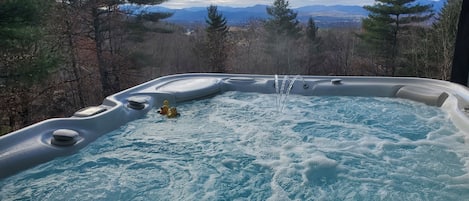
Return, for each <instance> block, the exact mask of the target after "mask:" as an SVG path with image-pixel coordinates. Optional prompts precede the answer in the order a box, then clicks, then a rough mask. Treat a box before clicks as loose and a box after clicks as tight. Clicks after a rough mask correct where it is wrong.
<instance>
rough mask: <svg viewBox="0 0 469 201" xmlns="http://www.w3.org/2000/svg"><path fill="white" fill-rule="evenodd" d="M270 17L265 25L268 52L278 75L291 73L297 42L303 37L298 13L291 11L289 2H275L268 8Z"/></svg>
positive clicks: (277, 0) (281, 0)
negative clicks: (293, 52)
mask: <svg viewBox="0 0 469 201" xmlns="http://www.w3.org/2000/svg"><path fill="white" fill-rule="evenodd" d="M267 14H268V15H269V16H270V17H269V18H268V19H267V20H266V21H265V23H264V27H265V29H266V31H267V35H266V52H267V53H268V54H269V55H270V56H271V57H272V58H273V60H274V64H273V65H274V66H273V67H274V68H276V69H277V73H290V72H289V71H290V69H291V67H292V66H293V65H294V64H293V63H294V61H293V60H294V59H293V56H294V55H293V54H292V51H293V48H295V42H296V40H297V39H298V38H299V37H300V36H301V28H300V27H299V21H298V20H297V19H296V17H297V15H298V13H297V12H295V11H293V10H292V9H290V5H289V2H288V1H287V0H275V1H274V3H273V5H272V6H269V7H267Z"/></svg>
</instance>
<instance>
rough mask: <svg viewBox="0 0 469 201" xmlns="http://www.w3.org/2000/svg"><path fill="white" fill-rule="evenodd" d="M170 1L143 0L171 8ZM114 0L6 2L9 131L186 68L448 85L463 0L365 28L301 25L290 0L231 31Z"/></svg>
mask: <svg viewBox="0 0 469 201" xmlns="http://www.w3.org/2000/svg"><path fill="white" fill-rule="evenodd" d="M163 1H164V0H133V1H130V2H131V3H135V4H142V5H145V4H160V3H162V2H163ZM121 3H123V1H119V0H114V1H108V0H67V1H65V0H63V1H61V2H58V1H55V0H43V1H37V0H0V102H1V103H2V104H1V105H0V134H5V133H8V132H11V131H13V130H16V129H19V128H22V127H24V126H27V125H30V124H33V123H36V122H38V121H41V120H44V119H48V118H53V117H68V116H70V115H72V114H73V113H74V112H75V111H77V110H78V109H80V108H83V107H86V106H92V105H99V104H101V102H102V100H103V99H104V97H106V96H107V95H110V94H113V93H115V92H117V91H120V90H123V89H126V88H128V87H131V86H135V85H137V84H140V83H143V82H145V81H148V80H151V79H155V78H157V77H160V76H164V75H168V74H175V73H186V72H223V73H250V74H272V75H273V74H290V75H294V74H301V75H373V76H416V77H427V78H435V79H442V80H448V79H449V77H450V73H451V65H452V58H453V53H454V42H455V36H456V32H457V22H458V16H459V13H460V10H461V3H462V0H448V1H447V3H446V5H445V6H444V8H443V9H442V10H441V11H437V12H435V11H432V9H431V7H430V6H427V5H419V4H415V1H414V0H407V1H402V0H401V1H384V0H382V1H379V0H377V1H376V3H375V4H374V5H372V6H366V7H365V9H367V10H368V11H369V12H370V15H369V16H368V18H365V19H363V21H362V26H361V27H356V28H351V27H350V26H347V27H345V28H340V27H337V28H318V27H317V26H316V24H315V21H314V19H313V18H310V20H309V21H308V23H305V24H301V23H299V21H298V20H296V15H297V14H296V13H295V12H294V11H293V10H292V9H290V7H289V4H288V1H285V0H275V1H273V4H272V5H271V6H270V7H268V8H267V10H266V12H267V13H268V15H269V16H270V17H269V18H268V19H265V20H256V19H252V20H250V21H247V22H246V23H245V24H244V25H242V26H236V27H228V26H227V20H226V19H225V17H224V16H223V13H220V12H218V11H217V7H216V6H215V5H214V6H210V7H208V8H207V17H206V23H205V24H193V25H185V26H183V25H178V24H170V23H167V22H165V20H164V19H165V18H167V17H169V16H171V13H140V14H130V13H126V12H124V11H122V10H120V9H119V5H120V4H121Z"/></svg>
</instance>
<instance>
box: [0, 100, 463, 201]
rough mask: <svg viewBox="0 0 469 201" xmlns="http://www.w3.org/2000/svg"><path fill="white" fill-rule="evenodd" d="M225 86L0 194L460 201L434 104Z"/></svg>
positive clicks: (153, 115) (458, 143) (447, 138)
mask: <svg viewBox="0 0 469 201" xmlns="http://www.w3.org/2000/svg"><path fill="white" fill-rule="evenodd" d="M274 101H276V99H275V94H256V93H241V92H227V93H224V94H221V95H218V96H216V97H214V98H211V99H206V100H196V101H191V102H187V103H183V104H180V105H178V111H180V112H181V116H180V117H179V118H177V119H167V118H164V117H162V116H160V115H159V114H158V113H157V112H156V110H155V111H151V112H150V113H149V114H148V115H147V117H146V118H144V119H140V120H137V121H134V122H131V123H128V124H127V125H125V126H122V128H121V129H119V130H117V131H114V132H111V133H109V134H107V135H105V136H103V137H101V138H100V139H98V140H97V141H96V142H93V143H92V144H90V145H89V146H87V147H86V148H84V149H83V150H81V151H80V152H79V153H77V154H75V155H72V156H68V157H64V158H59V159H56V160H54V161H51V162H49V163H46V164H42V165H39V166H38V167H35V168H32V169H30V170H27V171H24V172H22V173H20V174H18V175H15V176H12V177H9V178H6V179H4V180H0V186H2V188H1V189H0V200H13V199H39V200H464V199H465V198H467V197H469V176H468V175H469V174H468V172H469V169H468V166H469V163H468V161H469V148H468V147H467V145H466V144H465V142H464V135H465V134H464V133H463V132H461V131H459V130H458V129H456V128H455V127H454V126H453V125H452V123H451V121H450V119H449V116H448V115H447V114H446V113H445V112H444V111H442V110H441V109H440V108H437V107H430V106H427V105H424V104H421V103H416V102H411V101H407V100H400V99H391V98H373V97H307V96H298V95H291V97H290V99H289V102H288V103H289V104H286V105H285V112H284V113H278V111H277V110H276V109H275V108H272V107H271V106H269V105H273V104H274Z"/></svg>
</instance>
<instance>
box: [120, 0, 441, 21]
mask: <svg viewBox="0 0 469 201" xmlns="http://www.w3.org/2000/svg"><path fill="white" fill-rule="evenodd" d="M417 2H418V3H420V4H432V5H433V8H434V10H435V11H439V10H440V9H441V8H442V7H443V5H444V2H445V1H444V0H441V1H433V0H418V1H417ZM266 8H267V5H255V6H251V7H244V8H237V7H225V6H219V7H218V10H219V11H220V12H221V13H223V15H224V16H225V17H226V19H227V21H228V24H229V25H242V24H245V23H246V22H248V21H249V20H251V19H267V18H268V17H269V16H268V15H267V13H266ZM121 9H123V10H127V11H131V12H133V13H140V12H171V13H174V14H173V16H172V17H170V18H168V19H166V21H168V22H172V23H178V24H193V23H205V19H206V16H207V8H206V7H191V8H183V9H170V8H165V7H162V6H143V7H137V6H134V5H128V4H127V5H122V6H121ZM294 10H295V11H297V12H298V20H299V21H300V22H302V23H305V22H306V21H307V20H308V18H309V17H313V18H314V20H315V21H316V23H317V25H318V26H319V27H335V26H359V24H360V22H361V19H362V18H364V17H366V16H367V15H368V12H367V11H366V10H365V9H363V7H361V6H344V5H336V6H323V5H312V6H305V7H300V8H296V9H294Z"/></svg>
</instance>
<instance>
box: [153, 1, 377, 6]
mask: <svg viewBox="0 0 469 201" xmlns="http://www.w3.org/2000/svg"><path fill="white" fill-rule="evenodd" d="M273 2H274V0H205V1H204V0H169V1H167V2H165V3H163V4H161V6H164V7H168V8H188V7H207V6H209V5H211V4H212V5H217V6H231V7H248V6H254V5H257V4H263V5H272V3H273ZM374 2H375V1H374V0H289V3H290V6H291V7H292V8H297V7H302V6H310V5H326V6H330V5H357V6H364V5H372V4H373V3H374Z"/></svg>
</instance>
